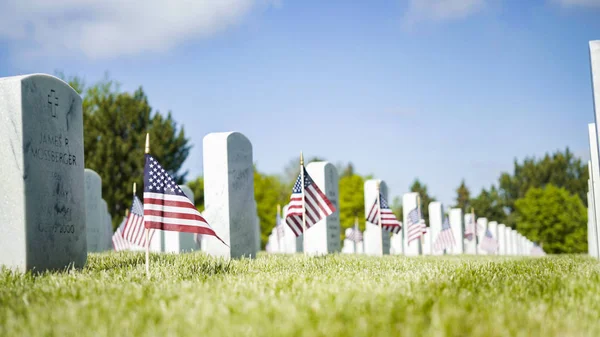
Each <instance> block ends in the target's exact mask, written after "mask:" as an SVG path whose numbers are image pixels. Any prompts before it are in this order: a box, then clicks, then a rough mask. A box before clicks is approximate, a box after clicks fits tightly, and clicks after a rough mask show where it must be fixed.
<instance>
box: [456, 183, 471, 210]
mask: <svg viewBox="0 0 600 337" xmlns="http://www.w3.org/2000/svg"><path fill="white" fill-rule="evenodd" d="M470 200H471V192H470V191H469V188H468V187H467V185H466V184H465V180H464V179H463V180H462V181H461V182H460V186H458V188H457V189H456V206H454V207H455V208H460V209H462V211H463V214H466V213H468V212H469V211H470V209H471V203H470Z"/></svg>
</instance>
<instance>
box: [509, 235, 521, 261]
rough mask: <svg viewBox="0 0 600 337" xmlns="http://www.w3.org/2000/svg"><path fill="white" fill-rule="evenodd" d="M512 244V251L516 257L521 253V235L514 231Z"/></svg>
mask: <svg viewBox="0 0 600 337" xmlns="http://www.w3.org/2000/svg"><path fill="white" fill-rule="evenodd" d="M510 242H511V244H512V251H513V253H514V255H520V253H521V252H520V251H519V233H518V232H517V231H516V230H514V229H513V230H512V237H511V240H510Z"/></svg>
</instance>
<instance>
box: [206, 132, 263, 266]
mask: <svg viewBox="0 0 600 337" xmlns="http://www.w3.org/2000/svg"><path fill="white" fill-rule="evenodd" d="M203 162H204V202H205V205H206V209H210V210H211V212H210V215H211V217H210V218H207V219H206V220H207V221H208V223H209V224H210V225H211V227H212V228H213V229H214V230H215V232H216V234H217V235H218V236H219V237H220V238H221V239H223V241H225V242H226V243H227V244H228V245H229V247H227V246H226V245H224V244H223V243H222V242H221V241H219V240H218V239H217V238H215V237H212V236H206V240H204V241H203V247H202V250H203V251H205V252H207V253H208V254H210V255H214V256H223V257H228V258H239V257H256V253H257V249H256V227H255V226H256V224H255V222H256V205H255V201H254V163H253V161H252V144H251V143H250V141H249V140H248V138H246V136H244V135H243V134H241V133H239V132H220V133H210V134H208V135H206V136H205V137H204V141H203ZM207 216H208V215H207Z"/></svg>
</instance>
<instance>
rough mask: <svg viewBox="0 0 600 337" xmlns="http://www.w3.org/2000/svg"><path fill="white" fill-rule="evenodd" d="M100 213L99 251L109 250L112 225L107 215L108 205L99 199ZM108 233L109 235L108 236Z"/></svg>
mask: <svg viewBox="0 0 600 337" xmlns="http://www.w3.org/2000/svg"><path fill="white" fill-rule="evenodd" d="M100 209H101V210H102V211H101V220H102V224H101V226H102V227H101V232H100V251H102V252H103V251H107V250H111V245H112V223H111V219H110V214H108V205H107V204H106V200H104V199H100ZM109 233H110V234H109Z"/></svg>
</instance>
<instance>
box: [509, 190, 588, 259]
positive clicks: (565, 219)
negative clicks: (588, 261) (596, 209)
mask: <svg viewBox="0 0 600 337" xmlns="http://www.w3.org/2000/svg"><path fill="white" fill-rule="evenodd" d="M515 208H516V220H517V230H518V231H519V232H521V234H523V235H525V236H526V237H528V238H529V239H530V240H532V241H534V242H540V243H543V245H544V250H545V251H546V252H548V253H554V254H556V253H583V252H586V251H587V211H586V208H585V206H584V205H583V202H582V201H581V199H580V198H579V196H578V195H574V194H570V193H569V192H568V191H567V189H565V188H559V187H556V186H554V185H553V184H546V186H545V188H537V187H533V188H530V189H529V191H527V193H526V194H525V197H524V198H521V199H519V200H517V201H516V202H515Z"/></svg>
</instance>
